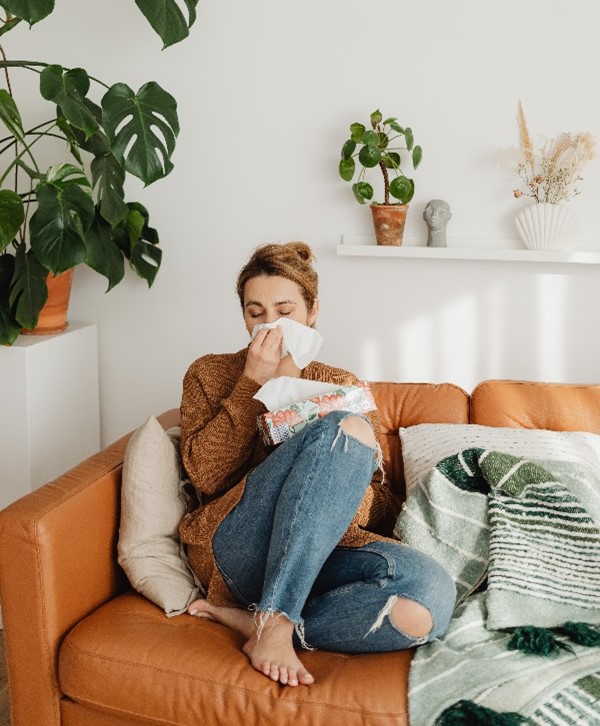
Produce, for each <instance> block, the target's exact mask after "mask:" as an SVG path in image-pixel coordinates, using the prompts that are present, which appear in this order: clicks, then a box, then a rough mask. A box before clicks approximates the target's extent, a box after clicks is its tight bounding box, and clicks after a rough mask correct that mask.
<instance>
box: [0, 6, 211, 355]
mask: <svg viewBox="0 0 600 726" xmlns="http://www.w3.org/2000/svg"><path fill="white" fill-rule="evenodd" d="M197 2H198V0H180V5H184V6H185V8H186V14H184V13H183V12H182V10H181V8H180V6H179V5H178V4H177V2H176V1H175V0H136V5H137V6H138V8H139V9H140V10H141V12H142V14H143V16H144V17H145V18H146V20H147V21H148V22H149V23H150V25H151V26H152V28H153V29H154V30H155V31H156V32H157V33H158V35H159V36H160V37H161V39H162V40H163V43H164V47H167V46H169V45H172V44H173V43H177V42H178V41H180V40H182V39H183V38H185V37H186V36H187V35H188V34H189V28H190V27H191V26H192V24H193V23H194V21H195V19H196V5H197ZM0 9H3V10H4V11H5V17H4V18H0V20H2V21H3V22H2V24H1V26H0V35H4V34H5V33H7V32H9V31H13V30H14V29H15V28H16V27H17V26H18V25H20V24H21V23H23V21H25V23H28V24H29V25H30V26H31V25H33V24H35V23H37V22H39V21H41V20H43V19H44V18H45V17H47V16H48V15H49V14H50V13H51V12H52V11H53V10H54V0H0ZM21 27H22V28H23V27H25V26H24V25H22V26H21ZM0 52H1V55H2V58H3V60H0V69H4V75H5V78H6V88H3V89H0V121H1V122H2V124H3V126H4V127H5V131H6V133H5V134H0V135H1V136H3V138H1V139H0V343H2V344H5V345H11V344H12V343H13V342H14V340H15V339H16V337H17V335H18V334H19V332H20V331H21V329H26V330H31V329H33V328H35V326H36V324H37V322H38V316H39V313H40V310H41V309H42V307H43V306H44V304H45V302H46V299H47V295H48V291H47V290H48V288H47V280H48V279H49V278H50V277H52V276H56V275H60V274H61V273H63V272H65V271H67V270H70V269H72V268H74V267H75V266H76V265H79V264H81V263H84V264H86V265H88V266H89V267H91V268H92V269H93V270H95V271H96V272H98V273H100V274H101V275H103V276H104V277H106V279H107V280H108V289H107V291H108V290H110V289H112V288H113V287H114V286H115V285H117V284H118V283H119V282H120V281H121V280H122V279H123V276H124V274H125V260H127V261H128V263H129V265H130V266H131V267H132V268H133V269H134V270H135V272H136V273H137V274H138V275H140V276H141V277H142V278H144V279H145V280H146V281H147V283H148V285H149V286H150V285H152V283H153V282H154V278H155V276H156V273H157V272H158V269H159V267H160V262H161V255H162V251H161V249H160V247H158V242H159V238H158V233H157V231H156V230H155V229H153V228H152V227H151V226H150V224H149V215H148V211H147V210H146V209H145V207H144V206H142V204H140V203H139V202H136V201H131V200H127V199H126V198H125V194H124V182H125V178H126V174H132V175H134V176H136V177H138V178H139V179H141V180H142V181H143V182H144V184H145V185H148V184H152V183H153V182H155V181H157V180H158V179H161V178H162V177H165V176H166V175H167V174H169V172H170V171H171V170H172V169H173V164H172V162H171V156H172V154H173V151H174V149H175V141H176V137H177V135H178V133H179V122H178V118H177V104H176V101H175V99H174V98H173V97H172V96H171V95H170V94H169V93H168V92H167V91H165V90H164V89H163V88H161V87H160V86H159V85H158V83H155V82H153V81H150V82H148V83H145V84H144V85H143V86H142V87H141V88H140V89H139V90H138V91H134V90H133V89H131V88H130V87H129V86H128V85H127V84H125V83H115V84H114V85H111V86H110V87H109V86H108V85H106V84H105V83H103V82H102V81H100V80H98V79H97V78H93V77H91V76H90V75H89V74H88V73H87V72H86V71H85V70H84V69H83V68H63V67H62V66H60V65H58V64H53V63H47V62H42V61H31V60H8V59H7V56H6V54H5V52H4V48H2V46H0ZM16 69H18V71H19V73H22V72H29V73H35V74H37V75H38V76H39V91H40V96H41V102H43V103H44V104H45V105H46V106H47V108H48V119H47V120H46V121H44V122H43V123H37V124H35V125H34V126H32V127H28V125H27V123H26V121H25V120H24V118H23V116H22V114H21V112H20V110H19V106H18V103H17V93H16V90H15V89H14V88H13V83H12V82H11V76H10V74H11V73H12V72H13V71H14V70H16ZM56 139H60V140H62V142H63V143H64V145H63V146H61V147H60V148H62V149H64V154H65V157H66V158H64V160H63V161H62V162H61V163H56V164H52V165H51V166H50V167H49V168H44V166H42V165H41V163H40V162H39V158H40V156H41V155H40V154H39V153H38V150H39V149H40V148H41V146H42V145H43V144H44V143H52V144H56V143H57V141H56Z"/></svg>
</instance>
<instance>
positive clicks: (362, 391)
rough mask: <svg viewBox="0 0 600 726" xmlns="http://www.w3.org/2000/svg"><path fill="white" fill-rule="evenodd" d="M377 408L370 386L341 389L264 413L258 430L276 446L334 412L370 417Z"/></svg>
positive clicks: (259, 420) (360, 384) (267, 441)
mask: <svg viewBox="0 0 600 726" xmlns="http://www.w3.org/2000/svg"><path fill="white" fill-rule="evenodd" d="M376 408H377V406H376V405H375V399H374V398H373V393H372V392H371V388H370V386H369V384H368V383H364V382H362V381H361V382H359V383H357V384H356V385H354V386H339V387H338V388H334V389H332V390H331V391H329V392H328V393H323V394H321V395H320V396H312V397H311V398H307V399H306V400H305V401H299V402H298V403H291V404H290V405H289V406H286V407H285V408H280V409H277V410H276V411H268V412H267V413H263V414H262V415H261V416H259V417H258V430H259V431H260V433H261V434H262V437H263V440H264V442H265V443H266V444H267V445H268V446H273V445H274V444H280V443H282V442H283V441H287V439H290V438H291V437H292V436H293V435H294V434H296V433H298V431H301V430H302V429H303V428H304V427H305V426H307V425H308V424H309V423H311V422H312V421H316V420H317V419H318V418H321V417H323V416H325V415H326V414H328V413H329V412H330V411H350V412H351V413H366V412H367V411H374V410H375V409H376Z"/></svg>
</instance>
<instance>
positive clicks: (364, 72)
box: [3, 0, 600, 443]
mask: <svg viewBox="0 0 600 726" xmlns="http://www.w3.org/2000/svg"><path fill="white" fill-rule="evenodd" d="M598 15H599V11H598V9H597V7H596V5H595V4H594V3H593V2H592V1H591V0H572V2H571V3H570V4H569V7H568V10H565V5H564V3H562V2H558V1H557V0H529V1H528V2H527V3H523V2H521V1H520V0H506V1H505V2H504V3H502V4H496V5H493V4H489V3H482V2H480V0H462V2H454V3H450V2H447V1H446V0H429V1H427V0H423V1H422V2H420V3H415V2H407V1H406V0H379V1H378V2H374V3H365V2H362V1H361V2H358V1H357V0H328V1H327V2H322V1H318V0H306V1H305V2H302V3H286V2H281V0H262V2H260V3H254V2H250V1H249V0H231V1H230V2H222V1H221V2H218V1H217V0H200V3H199V7H198V22H197V24H196V25H195V26H194V28H193V29H192V33H191V36H190V38H188V39H187V41H184V42H183V43H181V44H180V45H178V46H175V47H172V48H170V49H168V50H166V51H164V52H160V41H159V39H158V37H157V36H155V35H154V34H153V32H152V31H151V29H150V28H149V26H147V25H146V24H145V21H144V20H143V18H142V17H141V15H140V14H139V11H138V10H137V8H136V7H135V5H134V3H133V2H130V3H124V2H123V0H104V1H103V2H102V3H98V2H94V3H91V2H85V3H83V2H81V0H61V2H60V3H57V9H56V10H55V12H54V14H53V15H52V16H51V17H50V18H48V19H46V20H45V21H43V22H42V23H40V24H39V25H38V26H35V27H34V28H33V30H32V31H30V32H27V31H26V30H25V29H19V30H17V31H14V32H13V33H10V34H9V35H8V36H5V38H3V41H4V42H3V45H4V47H5V50H6V52H7V54H8V56H9V57H10V58H13V59H14V58H17V57H19V56H20V57H24V58H28V59H32V58H33V59H40V60H45V61H52V62H58V63H62V64H63V65H65V66H77V65H82V66H84V67H85V68H86V69H87V70H88V71H89V72H90V73H91V74H92V75H98V76H100V77H101V78H103V79H104V80H105V81H107V82H109V83H112V82H115V81H117V80H119V81H126V82H128V83H129V84H130V85H131V86H133V87H135V88H136V89H137V88H138V87H139V85H141V83H143V82H145V81H147V80H156V81H158V82H159V83H161V84H162V85H163V86H164V87H165V88H167V90H169V91H170V92H171V93H173V95H174V96H175V97H176V98H177V100H178V103H179V113H180V121H181V127H182V130H181V134H180V137H179V142H178V147H177V150H176V154H175V157H174V162H175V170H174V171H173V172H172V174H171V175H170V176H169V177H168V178H167V179H166V180H163V181H161V182H158V183H156V184H155V185H154V186H151V187H149V188H148V189H145V190H143V189H141V186H140V185H139V184H136V183H132V184H130V186H129V190H130V193H131V194H132V196H135V198H138V199H139V200H140V201H142V202H143V203H144V204H146V206H147V207H148V208H149V210H150V212H151V222H152V223H153V225H154V226H156V227H157V228H158V229H159V231H160V234H161V245H162V248H163V253H164V257H163V266H162V270H161V272H160V273H159V275H158V278H157V280H156V283H155V285H154V287H153V288H152V290H150V291H148V290H147V288H146V287H145V283H144V282H143V281H142V280H140V279H138V278H136V276H135V275H134V274H132V273H130V274H129V275H128V278H127V280H126V281H125V282H124V283H123V284H121V285H120V286H119V287H117V288H115V289H114V290H113V291H112V292H111V293H110V294H109V295H107V296H106V297H105V296H104V294H103V291H104V289H105V287H106V286H105V283H104V281H103V278H100V277H98V276H97V275H95V274H94V273H92V272H91V271H89V270H87V269H79V270H77V272H76V276H75V285H74V294H73V299H72V307H71V318H72V319H73V320H91V321H97V322H98V324H99V330H100V371H101V372H100V376H101V380H100V390H101V405H102V411H103V440H104V443H109V442H110V441H112V440H114V439H115V438H117V437H118V436H120V435H121V434H123V433H125V432H126V431H128V430H130V429H131V428H133V427H135V426H137V425H139V424H140V423H141V422H142V421H143V420H144V418H145V416H146V415H147V414H148V413H150V412H154V413H159V412H160V411H162V410H164V409H166V408H170V407H174V406H177V405H178V404H179V398H180V393H181V379H182V377H183V374H184V372H185V370H186V368H187V366H188V365H189V364H190V363H191V362H192V360H193V359H194V358H196V357H197V356H199V355H202V354H204V353H207V352H216V351H232V350H237V349H239V348H241V347H242V346H243V345H245V344H246V338H245V332H244V328H243V326H242V322H241V317H240V315H239V310H238V303H237V301H236V299H235V295H234V280H235V275H236V273H237V271H238V269H239V268H240V266H241V265H242V264H243V262H244V261H245V259H246V258H247V255H248V253H249V252H250V250H251V249H252V248H253V247H255V246H256V245H257V244H259V243H263V242H267V241H273V240H278V241H284V240H289V239H294V238H301V239H305V240H306V241H308V242H309V243H311V244H312V245H313V247H314V249H315V252H316V254H317V256H318V269H319V272H320V276H321V289H322V307H321V309H322V313H321V316H320V320H319V327H320V330H321V331H322V333H323V334H324V336H325V345H324V348H323V350H322V355H321V356H320V357H321V359H322V360H326V361H328V362H331V363H334V364H337V365H341V366H344V367H346V368H349V369H352V370H354V371H355V372H356V373H357V374H359V375H361V376H363V377H366V378H370V379H380V380H399V381H401V380H406V381H444V380H447V381H452V382H455V383H458V384H459V385H462V386H463V387H465V388H466V389H468V390H471V389H472V388H473V386H474V385H475V384H476V383H477V382H478V381H480V380H482V379H485V378H491V377H505V378H524V379H536V380H554V381H573V382H595V381H598V379H599V378H600V376H599V375H598V363H599V362H600V344H599V343H598V338H597V335H596V327H597V326H596V320H595V318H596V311H597V309H598V302H599V299H598V298H599V293H598V284H597V280H598V268H595V267H593V266H591V267H587V266H584V265H581V266H578V265H571V266H566V265H550V266H537V265H535V264H530V263H528V264H519V263H508V262H490V263H488V262H461V261H447V262H443V261H435V260H406V259H393V260H376V259H369V258H363V259H361V258H341V257H336V255H335V246H336V244H337V243H338V242H339V239H340V235H341V234H342V233H350V234H368V233H369V232H370V219H369V217H370V215H369V210H368V209H367V208H363V207H360V206H359V205H358V204H356V203H355V202H354V201H353V198H352V193H351V190H350V185H347V184H345V183H344V182H342V181H341V180H340V179H339V177H338V176H337V163H338V159H339V150H340V148H341V145H342V143H343V141H344V140H345V138H346V137H347V127H348V124H349V123H351V122H352V121H359V120H362V121H363V122H366V120H367V118H368V114H369V113H370V112H371V111H372V110H374V109H375V108H376V107H378V106H379V107H380V108H381V110H382V112H383V113H384V114H386V115H396V116H398V118H399V121H400V123H402V124H404V125H410V126H412V128H413V130H414V133H415V137H416V139H417V142H418V143H420V144H421V145H422V146H423V149H424V160H423V163H422V166H421V167H420V168H419V170H418V171H417V173H416V176H415V181H416V189H417V191H416V195H415V199H414V201H413V203H412V205H411V211H410V214H409V220H408V225H407V232H408V234H422V233H423V231H424V226H423V225H424V223H423V221H422V219H421V213H422V210H423V208H424V205H425V203H426V202H427V201H428V200H429V199H431V198H434V197H441V198H444V199H447V200H448V201H449V202H450V204H451V206H452V209H453V219H452V221H451V226H450V227H449V228H448V234H449V236H452V237H477V238H481V239H482V244H486V242H485V240H492V239H493V238H499V237H501V238H506V237H513V236H514V231H513V222H512V219H513V217H514V215H515V213H516V212H517V211H519V209H520V208H521V207H522V206H523V205H522V204H521V200H520V201H519V202H517V201H516V200H515V199H513V198H512V195H511V190H512V188H513V187H514V186H515V180H514V179H513V178H511V177H510V176H506V173H505V172H504V171H503V170H502V169H501V167H500V166H499V164H498V161H497V154H498V151H499V150H500V149H502V148H505V147H507V146H510V145H516V144H517V141H518V136H517V125H516V121H515V114H516V108H517V103H518V100H519V99H521V100H522V101H523V103H524V106H525V110H526V113H527V118H528V121H529V124H530V127H531V130H532V131H533V132H545V133H547V134H548V135H554V134H556V133H558V132H560V131H563V130H565V131H586V130H589V131H591V132H592V133H594V134H596V135H597V136H600V97H599V95H598V93H597V92H596V90H595V89H596V88H597V71H598V68H599V67H600V45H599V44H598V42H597V26H598V22H599V20H600V18H599V17H598ZM18 79H22V74H19V75H18V76H17V74H15V80H14V85H15V89H14V90H15V93H16V95H17V98H18V100H19V101H20V103H21V105H22V106H23V107H24V109H28V110H29V111H30V112H31V113H32V114H33V115H34V116H35V114H36V113H37V114H39V113H40V110H39V108H37V109H36V107H35V106H34V105H33V104H34V102H35V103H36V104H37V100H35V99H34V97H33V96H32V95H31V94H28V93H26V89H27V83H21V85H19V84H18V83H17V80H18ZM19 89H21V91H20V90H19ZM23 89H24V90H23ZM20 93H23V94H24V95H22V96H21V95H20ZM584 176H585V179H584V182H583V185H582V188H583V194H582V196H581V197H579V198H577V199H576V200H574V201H573V203H572V207H573V209H574V210H575V211H576V212H577V214H578V215H579V216H580V217H581V220H582V226H581V232H580V238H581V239H584V240H594V239H595V240H598V241H599V242H600V240H599V236H600V235H599V234H598V231H597V229H596V221H597V212H596V203H597V199H598V198H599V196H600V164H599V163H598V161H597V160H596V161H595V162H592V164H590V166H589V167H588V168H587V169H586V171H585V174H584Z"/></svg>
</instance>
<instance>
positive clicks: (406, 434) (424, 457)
mask: <svg viewBox="0 0 600 726" xmlns="http://www.w3.org/2000/svg"><path fill="white" fill-rule="evenodd" d="M399 433H400V441H401V443H402V458H403V462H404V478H405V481H406V496H407V497H408V495H409V494H410V493H411V492H412V491H413V489H414V488H415V486H417V484H418V483H419V481H420V480H421V479H422V478H423V476H424V475H425V474H426V473H427V472H428V471H429V470H430V469H431V468H433V467H434V466H435V465H436V464H437V463H438V461H440V460H441V459H444V458H445V457H447V456H451V455H452V454H456V453H457V452H459V451H462V450H463V449H470V448H473V447H477V448H482V449H491V450H493V451H503V452H506V453H508V454H513V455H514V456H525V457H527V458H528V459H542V460H563V461H574V462H577V463H578V464H583V465H584V466H586V467H587V468H588V469H591V470H592V472H593V473H594V474H595V475H596V476H597V477H598V478H600V436H599V435H598V434H592V433H586V432H580V431H547V430H545V429H520V428H514V429H513V428H503V427H496V426H480V425H478V424H417V425H416V426H407V427H404V428H400V429H399Z"/></svg>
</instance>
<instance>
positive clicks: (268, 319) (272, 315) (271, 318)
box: [265, 310, 279, 323]
mask: <svg viewBox="0 0 600 726" xmlns="http://www.w3.org/2000/svg"><path fill="white" fill-rule="evenodd" d="M276 320H279V314H278V313H277V311H276V310H271V311H268V310H267V312H266V314H265V323H274V322H275V321H276Z"/></svg>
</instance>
